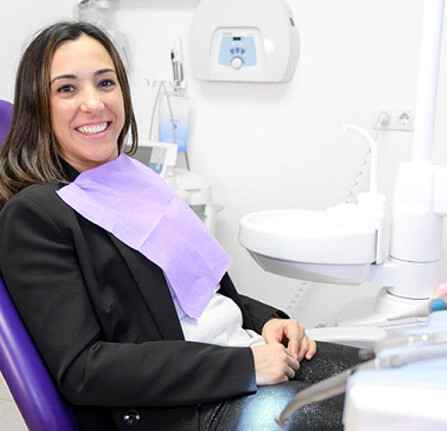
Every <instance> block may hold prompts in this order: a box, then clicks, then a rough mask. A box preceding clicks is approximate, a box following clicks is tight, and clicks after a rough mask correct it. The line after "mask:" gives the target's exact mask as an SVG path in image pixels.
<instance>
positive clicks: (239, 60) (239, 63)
mask: <svg viewBox="0 0 447 431" xmlns="http://www.w3.org/2000/svg"><path fill="white" fill-rule="evenodd" d="M243 64H244V62H243V61H242V58H240V57H234V58H233V60H232V61H231V66H232V67H233V69H236V70H238V69H240V68H241V67H242V65H243Z"/></svg>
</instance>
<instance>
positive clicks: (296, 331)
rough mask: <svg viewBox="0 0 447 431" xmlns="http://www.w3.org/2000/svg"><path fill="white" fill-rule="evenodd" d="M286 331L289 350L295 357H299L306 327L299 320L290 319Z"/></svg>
mask: <svg viewBox="0 0 447 431" xmlns="http://www.w3.org/2000/svg"><path fill="white" fill-rule="evenodd" d="M284 332H285V335H286V336H287V338H288V340H289V343H288V345H287V350H288V351H289V352H290V353H291V355H292V356H293V357H294V358H296V359H298V358H299V355H298V353H299V350H300V346H301V342H302V339H303V336H304V328H303V327H302V325H300V324H299V323H298V322H297V321H290V322H289V324H288V325H287V326H286V327H285V328H284Z"/></svg>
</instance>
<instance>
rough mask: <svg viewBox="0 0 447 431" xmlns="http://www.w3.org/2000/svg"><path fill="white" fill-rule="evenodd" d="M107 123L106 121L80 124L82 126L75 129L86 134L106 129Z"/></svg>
mask: <svg viewBox="0 0 447 431" xmlns="http://www.w3.org/2000/svg"><path fill="white" fill-rule="evenodd" d="M107 125H108V123H102V124H97V125H95V126H82V127H78V128H77V130H79V131H80V132H81V133H84V134H86V135H93V134H95V133H101V132H103V131H104V130H106V129H107Z"/></svg>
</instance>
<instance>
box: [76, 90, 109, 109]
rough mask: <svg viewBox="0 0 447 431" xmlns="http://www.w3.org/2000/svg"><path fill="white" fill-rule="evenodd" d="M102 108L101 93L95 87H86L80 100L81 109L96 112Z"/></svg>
mask: <svg viewBox="0 0 447 431" xmlns="http://www.w3.org/2000/svg"><path fill="white" fill-rule="evenodd" d="M103 109H104V102H103V100H102V95H101V93H100V92H99V91H97V90H96V89H86V90H85V92H84V94H83V99H82V101H81V111H83V112H90V113H96V112H101V111H102V110H103Z"/></svg>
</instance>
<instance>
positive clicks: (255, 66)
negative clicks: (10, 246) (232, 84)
mask: <svg viewBox="0 0 447 431" xmlns="http://www.w3.org/2000/svg"><path fill="white" fill-rule="evenodd" d="M189 51H190V58H191V64H192V69H193V73H194V76H195V77H196V78H197V79H201V80H206V81H252V82H286V81H289V80H290V79H291V78H292V76H293V73H294V71H295V68H296V64H297V61H298V56H299V35H298V31H297V29H296V26H295V21H294V19H293V17H292V12H291V9H290V7H289V6H288V5H287V3H286V2H285V0H202V1H201V2H200V3H199V5H198V6H197V9H196V11H195V14H194V18H193V21H192V24H191V32H190V47H189Z"/></svg>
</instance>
